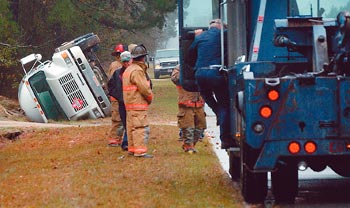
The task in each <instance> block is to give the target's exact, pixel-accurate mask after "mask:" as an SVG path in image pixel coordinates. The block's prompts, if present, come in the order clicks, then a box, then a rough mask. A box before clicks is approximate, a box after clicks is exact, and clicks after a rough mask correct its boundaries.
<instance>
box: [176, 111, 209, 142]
mask: <svg viewBox="0 0 350 208" xmlns="http://www.w3.org/2000/svg"><path fill="white" fill-rule="evenodd" d="M205 116H206V115H205V112H204V107H200V108H193V107H185V106H179V112H178V114H177V119H178V120H177V124H178V127H179V128H180V129H181V139H182V140H183V141H184V143H185V144H187V145H195V144H196V143H197V142H198V140H199V139H201V137H202V134H203V132H204V130H205V129H206V128H207V122H206V120H205Z"/></svg>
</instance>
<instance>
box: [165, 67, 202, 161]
mask: <svg viewBox="0 0 350 208" xmlns="http://www.w3.org/2000/svg"><path fill="white" fill-rule="evenodd" d="M179 67H180V66H179V65H177V66H176V67H175V68H174V70H173V72H172V73H171V81H172V82H173V83H174V84H175V85H176V88H177V92H178V108H179V112H178V114H177V125H178V127H179V128H180V130H181V140H182V141H183V145H182V148H183V149H184V151H185V152H188V153H190V154H192V153H196V152H197V150H196V149H195V145H196V143H197V142H198V141H199V140H201V139H202V135H203V133H204V129H206V128H207V123H206V120H205V112H204V100H203V98H202V97H201V96H200V94H199V92H189V91H187V90H185V89H183V88H182V86H181V85H180V68H179Z"/></svg>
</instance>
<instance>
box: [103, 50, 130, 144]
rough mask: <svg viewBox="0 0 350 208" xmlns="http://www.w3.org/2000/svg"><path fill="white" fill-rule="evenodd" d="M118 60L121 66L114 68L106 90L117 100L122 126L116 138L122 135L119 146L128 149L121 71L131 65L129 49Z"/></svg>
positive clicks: (118, 129)
mask: <svg viewBox="0 0 350 208" xmlns="http://www.w3.org/2000/svg"><path fill="white" fill-rule="evenodd" d="M120 60H121V62H122V67H120V68H118V69H117V70H115V72H114V73H113V76H112V77H111V79H110V80H109V82H108V90H109V94H110V95H111V96H112V97H113V98H115V99H116V100H117V102H118V112H119V116H120V118H121V121H122V124H123V128H121V126H120V127H119V126H118V128H117V135H118V138H121V137H122V136H123V134H124V136H123V141H122V143H121V148H122V149H123V150H124V151H126V150H128V139H127V134H126V132H125V129H126V110H125V105H124V99H123V82H122V81H123V80H122V77H123V73H124V71H125V69H126V68H127V67H128V66H130V65H131V63H132V59H131V54H130V52H129V51H124V52H123V53H121V54H120ZM119 143H120V141H119V140H118V141H117V144H119Z"/></svg>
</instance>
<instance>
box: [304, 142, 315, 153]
mask: <svg viewBox="0 0 350 208" xmlns="http://www.w3.org/2000/svg"><path fill="white" fill-rule="evenodd" d="M304 149H305V152H307V153H309V154H311V153H314V152H316V150H317V146H316V144H315V143H314V142H306V143H305V145H304Z"/></svg>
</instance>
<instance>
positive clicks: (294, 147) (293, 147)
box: [288, 142, 300, 154]
mask: <svg viewBox="0 0 350 208" xmlns="http://www.w3.org/2000/svg"><path fill="white" fill-rule="evenodd" d="M288 151H289V152H290V153H291V154H298V153H299V152H300V144H299V143H298V142H291V143H289V145H288Z"/></svg>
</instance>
